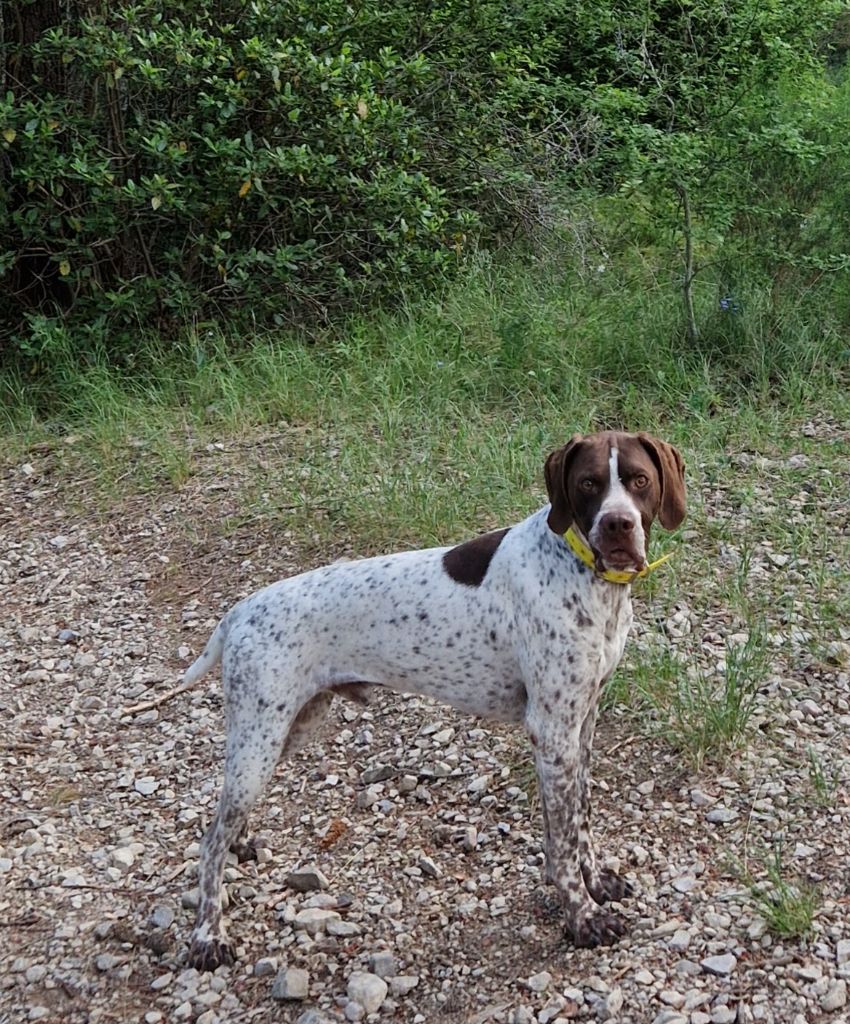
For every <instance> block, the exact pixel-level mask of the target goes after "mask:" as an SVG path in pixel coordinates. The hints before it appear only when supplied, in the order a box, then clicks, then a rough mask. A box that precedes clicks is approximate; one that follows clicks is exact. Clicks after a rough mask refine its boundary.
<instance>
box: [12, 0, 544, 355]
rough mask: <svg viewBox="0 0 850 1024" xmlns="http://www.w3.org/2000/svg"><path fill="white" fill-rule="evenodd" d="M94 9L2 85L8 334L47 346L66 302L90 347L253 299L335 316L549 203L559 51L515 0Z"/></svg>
mask: <svg viewBox="0 0 850 1024" xmlns="http://www.w3.org/2000/svg"><path fill="white" fill-rule="evenodd" d="M15 6H17V7H18V8H20V9H21V10H23V12H24V13H28V14H29V15H30V22H31V21H32V18H33V17H36V14H37V8H34V7H33V6H32V4H31V3H30V2H28V0H18V3H17V4H16V5H15ZM51 6H52V5H45V8H44V9H45V10H47V9H49V8H50V7H51ZM71 7H72V8H76V13H78V14H79V17H75V18H71V19H67V20H65V21H64V22H63V23H62V24H59V25H53V26H45V25H39V26H38V29H39V30H38V31H37V32H32V33H31V34H32V35H33V36H34V38H33V40H32V41H31V42H29V43H26V41H25V40H24V41H21V40H18V45H17V46H13V47H12V48H11V57H10V59H9V60H8V62H7V69H6V70H7V75H6V81H7V82H11V84H12V87H11V88H7V90H6V92H5V95H4V96H2V98H0V146H2V147H3V149H4V151H5V154H4V155H5V161H4V163H3V164H2V165H0V166H2V177H0V188H2V191H3V193H4V195H3V199H4V200H5V202H3V203H2V208H0V275H3V276H2V280H3V283H4V284H5V286H6V287H5V289H4V292H5V297H4V298H3V299H2V307H0V331H2V337H5V339H6V340H7V341H8V339H9V338H10V337H11V338H12V339H13V340H15V341H16V342H17V345H18V346H19V347H23V348H24V349H25V350H27V351H28V352H29V353H30V354H31V355H33V356H37V355H38V353H39V351H44V350H45V349H49V348H51V347H52V346H55V345H57V344H59V342H58V340H57V339H58V338H59V337H60V336H61V335H62V330H63V328H62V324H58V325H57V324H56V323H54V322H53V321H54V319H55V314H56V312H57V310H59V311H61V313H62V316H63V318H64V320H65V321H70V322H71V323H72V324H73V325H74V328H75V337H76V339H77V344H78V345H79V346H80V347H81V348H83V349H85V348H86V347H87V346H91V345H94V344H95V343H96V342H97V340H98V339H102V338H104V337H107V338H109V340H110V344H111V345H112V346H113V347H114V348H118V347H120V341H121V339H122V337H123V340H124V347H125V348H128V349H129V348H132V347H133V345H134V343H135V342H134V340H133V337H132V335H133V332H135V331H137V330H138V329H139V328H140V327H142V326H148V325H154V326H158V327H160V328H163V327H165V328H167V327H168V326H169V324H173V323H185V322H187V321H191V320H192V319H197V318H203V317H206V316H209V315H210V314H211V313H214V311H215V310H216V309H220V308H223V307H227V306H232V305H233V304H234V303H238V305H239V306H240V307H241V308H243V309H248V310H250V311H251V313H253V314H254V315H255V316H257V317H258V318H260V319H268V318H269V317H274V318H276V319H277V320H278V321H279V322H280V321H282V320H290V319H302V320H303V319H305V318H319V319H322V318H323V317H324V316H325V313H326V309H327V307H328V306H329V305H331V304H337V305H338V304H340V303H348V304H353V303H355V302H362V301H364V300H365V299H368V298H370V297H372V296H386V295H388V294H391V293H394V292H397V291H398V289H399V288H400V287H403V286H404V284H405V282H415V283H417V284H419V283H422V282H427V281H429V280H433V279H435V278H437V277H439V276H440V275H441V274H442V272H443V271H444V270H445V269H446V268H448V267H451V266H452V265H453V264H455V263H456V262H457V261H458V258H459V256H460V255H462V254H463V253H464V252H465V251H466V250H467V249H468V248H470V247H471V246H472V245H473V244H474V243H475V242H477V241H478V239H480V238H481V237H484V238H485V239H488V240H491V239H492V238H493V237H494V236H495V234H496V233H498V232H499V231H501V230H505V229H506V228H509V227H511V226H513V225H516V223H517V221H518V220H520V219H522V218H527V217H528V215H529V207H528V202H527V197H531V198H532V199H533V198H534V190H533V188H532V187H531V186H532V185H533V182H534V180H535V178H536V177H537V178H539V177H540V176H541V172H543V171H544V165H545V162H546V161H545V147H544V142H545V137H546V135H547V132H546V130H545V126H546V124H547V123H548V122H549V120H550V119H549V118H548V117H547V112H548V110H549V109H550V108H551V107H552V103H551V100H550V99H549V98H548V96H547V89H546V88H545V87H543V86H542V85H541V83H540V82H539V80H538V79H536V78H535V76H534V73H533V70H534V67H535V65H536V61H537V60H538V59H539V57H540V54H541V53H543V52H545V50H546V45H547V44H546V41H545V39H543V38H540V37H539V35H538V32H537V24H536V22H535V19H534V17H533V16H532V15H529V14H525V15H522V16H512V15H511V14H510V10H511V6H510V5H509V4H507V3H506V2H490V3H484V4H476V5H467V4H465V3H458V2H444V3H440V4H436V5H430V4H429V5H425V4H421V3H406V4H405V3H398V4H396V5H394V6H392V7H391V8H388V9H386V10H380V9H373V5H364V7H362V8H360V9H359V10H355V9H353V8H352V7H350V6H349V5H348V4H346V3H343V2H339V0H318V2H315V0H311V2H309V3H308V2H306V0H296V2H277V0H256V2H253V3H251V4H243V3H242V2H241V0H239V2H236V0H215V2H213V0H194V2H192V3H189V2H187V0H168V2H167V3H166V2H164V0H141V2H138V3H127V2H121V3H115V4H111V5H105V6H103V7H101V6H100V5H98V6H97V7H94V6H92V5H88V4H86V3H85V2H84V0H72V3H71ZM532 25H534V30H532ZM7 31H8V30H7ZM0 80H2V78H0ZM551 91H552V90H551V89H549V90H548V92H551ZM534 125H538V126H539V127H540V129H541V130H540V132H539V138H538V140H537V142H536V143H535V144H532V143H531V141H530V139H529V137H528V127H529V126H534ZM535 165H536V166H535ZM22 322H23V326H22ZM57 332H58V333H57ZM122 332H123V334H122ZM86 335H88V338H89V341H88V342H87V341H86ZM115 354H116V356H117V355H119V353H118V352H116V353H115Z"/></svg>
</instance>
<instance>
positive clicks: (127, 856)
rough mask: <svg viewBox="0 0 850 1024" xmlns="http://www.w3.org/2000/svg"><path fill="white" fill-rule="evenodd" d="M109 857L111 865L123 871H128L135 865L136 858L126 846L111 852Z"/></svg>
mask: <svg viewBox="0 0 850 1024" xmlns="http://www.w3.org/2000/svg"><path fill="white" fill-rule="evenodd" d="M109 857H110V860H111V861H112V863H113V864H117V865H118V867H120V868H121V869H122V870H124V871H129V870H130V868H131V867H132V866H133V865H134V864H135V863H136V858H135V857H134V856H133V854H132V852H131V851H130V850H128V849H127V847H126V846H120V847H119V848H118V849H117V850H113V851H112V852H111V853H110V855H109Z"/></svg>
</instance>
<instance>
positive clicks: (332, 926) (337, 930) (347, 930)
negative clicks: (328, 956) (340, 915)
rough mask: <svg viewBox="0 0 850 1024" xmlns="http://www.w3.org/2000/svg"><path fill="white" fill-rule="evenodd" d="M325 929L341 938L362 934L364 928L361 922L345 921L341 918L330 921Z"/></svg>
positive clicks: (329, 933)
mask: <svg viewBox="0 0 850 1024" xmlns="http://www.w3.org/2000/svg"><path fill="white" fill-rule="evenodd" d="M325 931H326V932H327V933H328V935H334V936H336V937H337V938H340V939H347V938H350V937H351V936H352V935H360V934H362V931H363V929H362V928H361V927H360V925H359V924H355V922H354V921H345V920H342V919H340V920H339V921H337V920H331V921H328V923H327V925H326V927H325Z"/></svg>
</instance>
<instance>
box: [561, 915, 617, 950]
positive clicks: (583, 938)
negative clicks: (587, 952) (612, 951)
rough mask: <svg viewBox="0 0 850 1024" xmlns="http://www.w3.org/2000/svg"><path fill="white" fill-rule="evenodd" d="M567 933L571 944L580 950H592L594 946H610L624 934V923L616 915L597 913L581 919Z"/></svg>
mask: <svg viewBox="0 0 850 1024" xmlns="http://www.w3.org/2000/svg"><path fill="white" fill-rule="evenodd" d="M567 931H568V933H569V934H570V935H571V937H572V940H573V942H574V943H575V944H576V946H578V947H579V948H580V949H592V948H593V947H594V946H611V945H613V944H614V943H615V942H616V941H617V940H618V939H621V938H622V937H623V936H624V935H625V934H626V922H625V921H624V920H623V918H622V917H620V916H619V915H618V914H609V913H605V912H599V911H597V912H596V913H594V914H588V916H587V917H584V918H582V919H581V920H580V921H579V922H578V924H577V925H576V926H575V927H574V928H572V927H570V926H569V925H567Z"/></svg>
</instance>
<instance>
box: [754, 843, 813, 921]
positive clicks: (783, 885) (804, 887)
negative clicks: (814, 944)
mask: <svg viewBox="0 0 850 1024" xmlns="http://www.w3.org/2000/svg"><path fill="white" fill-rule="evenodd" d="M761 861H762V863H761V867H762V870H763V873H764V875H765V876H766V877H765V879H764V880H761V881H754V880H753V878H752V876H751V875H750V873H749V872H746V873H745V874H744V880H745V881H746V883H747V887H748V889H749V896H750V902H751V904H752V906H753V908H754V909H755V910H756V911H757V912H758V913H759V914H760V915H761V917H762V918H763V919H764V921H765V923H766V925H767V927H768V929H769V930H770V931H771V932H773V934H774V935H778V936H780V937H781V938H785V939H798V938H805V937H806V936H807V935H809V934H811V931H812V922H813V920H814V917H815V914H816V912H817V910H818V908H819V907H820V905H821V903H822V897H821V893H820V890H819V889H818V888H817V886H815V885H812V884H811V883H809V882H807V881H805V879H803V878H799V877H796V878H793V879H791V878H788V877H787V872H786V870H785V868H784V866H783V864H782V847H781V844H779V843H776V844H775V845H774V847H773V849H772V850H770V851H765V852H764V854H763V856H762V857H761Z"/></svg>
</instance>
